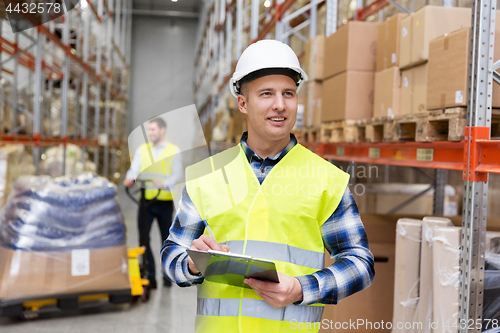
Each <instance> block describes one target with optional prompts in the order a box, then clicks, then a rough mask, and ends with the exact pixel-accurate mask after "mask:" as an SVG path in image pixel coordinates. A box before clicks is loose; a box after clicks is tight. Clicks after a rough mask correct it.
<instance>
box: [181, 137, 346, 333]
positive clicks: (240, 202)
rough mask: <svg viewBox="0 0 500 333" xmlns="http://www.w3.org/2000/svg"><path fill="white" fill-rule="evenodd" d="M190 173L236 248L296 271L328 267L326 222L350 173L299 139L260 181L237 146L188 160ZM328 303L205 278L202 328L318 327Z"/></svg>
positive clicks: (196, 195) (202, 207)
mask: <svg viewBox="0 0 500 333" xmlns="http://www.w3.org/2000/svg"><path fill="white" fill-rule="evenodd" d="M186 177H187V183H186V188H187V192H188V194H189V197H190V198H191V200H192V201H193V203H194V205H195V207H196V209H197V211H198V213H199V214H200V216H201V217H202V218H203V219H205V220H207V222H208V224H209V225H210V228H211V229H212V231H213V233H214V236H215V238H216V240H217V242H219V243H220V244H227V245H228V246H229V247H230V251H231V252H233V253H240V254H245V255H250V256H252V257H255V258H261V259H268V260H272V261H274V262H275V264H276V268H277V270H278V272H281V273H284V274H287V275H290V276H293V277H296V276H301V275H307V274H312V273H314V272H316V271H318V270H321V269H322V268H323V267H324V253H325V252H324V251H325V246H324V243H323V239H322V236H321V231H320V227H321V226H322V224H323V223H324V222H325V221H326V220H327V219H328V218H329V217H330V216H331V215H332V214H333V212H334V211H335V209H336V208H337V206H338V205H339V203H340V200H341V198H342V196H343V194H344V191H345V189H346V186H347V183H348V180H349V175H348V174H346V173H345V172H343V171H341V170H340V169H338V168H337V167H335V166H334V165H332V164H331V163H329V162H327V161H325V160H324V159H322V158H320V157H319V156H317V155H315V154H313V153H312V152H310V151H309V150H308V149H306V148H305V147H303V146H302V145H300V144H297V145H296V146H295V147H294V148H292V149H291V150H290V152H288V153H287V154H286V155H285V156H284V157H283V159H282V160H281V161H280V162H279V163H278V164H277V165H276V166H274V167H273V169H272V170H271V172H270V173H269V174H268V175H267V176H266V178H265V179H264V181H263V183H262V184H259V181H258V180H257V178H256V176H255V174H254V172H253V171H252V168H251V167H250V165H249V163H248V160H247V158H246V156H245V153H244V152H243V150H242V148H241V146H240V145H238V146H236V147H234V148H231V149H228V150H226V151H223V152H222V153H220V154H217V155H215V156H213V157H210V158H208V159H206V160H203V161H201V162H199V163H196V164H194V165H192V166H190V167H188V168H187V169H186ZM205 234H208V233H207V230H205ZM323 308H324V306H323V304H314V305H293V304H292V305H289V306H287V307H283V308H279V309H274V308H273V307H271V306H270V305H269V304H268V303H266V302H265V301H264V300H263V299H262V298H261V297H260V296H258V295H257V294H256V293H255V292H254V291H253V290H252V289H248V288H242V287H237V286H232V285H227V284H222V283H216V282H211V281H207V280H204V282H203V283H202V284H201V285H199V286H198V307H197V316H196V332H203V333H211V332H213V333H219V332H251V333H256V332H266V333H271V332H272V333H277V332H297V328H298V327H313V329H311V330H307V329H304V330H299V331H300V332H317V331H318V329H319V328H320V326H319V324H320V323H319V322H320V321H321V316H322V314H323ZM315 322H316V324H314V325H313V324H312V323H315ZM294 323H296V325H297V326H295V324H294ZM298 323H302V325H300V326H299V325H298ZM305 323H308V325H306V324H305Z"/></svg>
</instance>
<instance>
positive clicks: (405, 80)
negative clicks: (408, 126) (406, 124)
mask: <svg viewBox="0 0 500 333" xmlns="http://www.w3.org/2000/svg"><path fill="white" fill-rule="evenodd" d="M427 68H428V63H425V64H421V65H418V66H416V67H412V68H409V69H406V70H403V71H401V107H400V110H399V113H400V114H412V113H417V112H423V111H427Z"/></svg>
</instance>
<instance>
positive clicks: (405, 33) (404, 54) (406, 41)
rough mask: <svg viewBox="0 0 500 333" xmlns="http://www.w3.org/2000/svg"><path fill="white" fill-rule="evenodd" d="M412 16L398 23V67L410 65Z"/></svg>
mask: <svg viewBox="0 0 500 333" xmlns="http://www.w3.org/2000/svg"><path fill="white" fill-rule="evenodd" d="M411 20H412V16H411V15H410V16H406V17H405V18H403V19H402V20H401V22H400V25H399V28H400V29H401V33H400V34H399V37H400V38H401V39H400V41H399V67H400V68H403V67H408V66H409V65H410V64H411V22H412V21H411Z"/></svg>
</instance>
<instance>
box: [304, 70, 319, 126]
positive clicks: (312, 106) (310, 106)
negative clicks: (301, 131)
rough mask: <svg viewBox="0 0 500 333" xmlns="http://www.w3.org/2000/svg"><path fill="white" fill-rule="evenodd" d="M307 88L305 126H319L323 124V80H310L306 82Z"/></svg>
mask: <svg viewBox="0 0 500 333" xmlns="http://www.w3.org/2000/svg"><path fill="white" fill-rule="evenodd" d="M306 88H307V97H306V111H305V127H307V128H311V127H314V128H319V127H320V126H321V108H322V105H321V102H322V96H323V82H322V81H316V80H314V81H309V82H307V83H306Z"/></svg>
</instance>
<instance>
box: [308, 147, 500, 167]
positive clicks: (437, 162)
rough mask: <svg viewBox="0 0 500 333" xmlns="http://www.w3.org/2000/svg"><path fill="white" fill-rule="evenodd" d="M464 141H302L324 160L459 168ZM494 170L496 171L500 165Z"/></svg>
mask: <svg viewBox="0 0 500 333" xmlns="http://www.w3.org/2000/svg"><path fill="white" fill-rule="evenodd" d="M464 142H465V141H461V142H448V141H437V142H429V143H423V142H422V143H420V142H405V143H303V145H304V146H305V147H307V148H309V149H311V150H312V151H313V152H314V153H316V154H318V155H319V156H322V157H323V158H325V159H328V160H335V161H348V162H358V163H372V164H386V165H395V166H406V167H420V168H434V169H448V170H462V169H463V166H464V163H463V154H464ZM338 148H340V149H338ZM418 149H432V150H433V151H432V160H431V161H427V160H418V159H417V152H418ZM498 156H500V155H498ZM499 160H500V158H499ZM497 173H500V168H498V170H497Z"/></svg>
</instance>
